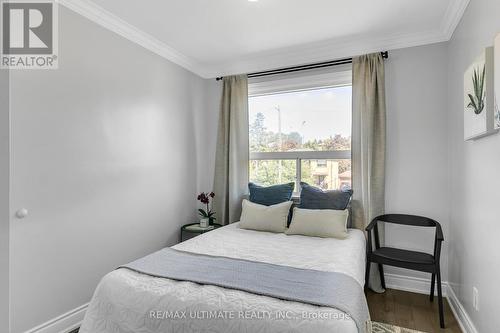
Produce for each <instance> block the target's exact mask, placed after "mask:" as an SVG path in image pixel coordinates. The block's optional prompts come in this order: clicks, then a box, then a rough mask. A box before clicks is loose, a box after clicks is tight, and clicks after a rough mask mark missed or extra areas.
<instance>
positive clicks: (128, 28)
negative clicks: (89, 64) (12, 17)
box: [56, 0, 470, 78]
mask: <svg viewBox="0 0 500 333" xmlns="http://www.w3.org/2000/svg"><path fill="white" fill-rule="evenodd" d="M56 1H57V2H58V3H59V4H61V5H63V6H65V7H67V8H69V9H70V10H72V11H74V12H76V13H78V14H80V15H82V16H84V17H86V18H87V19H89V20H91V21H93V22H95V23H97V24H99V25H101V26H102V27H104V28H106V29H109V30H111V31H113V32H115V33H117V34H118V35H120V36H122V37H124V38H127V39H128V40H130V41H132V42H134V43H137V44H139V45H141V46H142V47H144V48H146V49H148V50H150V51H151V52H154V53H156V54H158V55H159V56H161V57H163V58H165V59H167V60H170V61H171V62H173V63H176V64H177V65H179V66H181V67H184V68H185V69H187V70H189V71H191V72H193V73H195V74H197V75H199V76H201V77H203V78H214V77H217V76H220V75H232V74H239V73H250V72H256V71H262V70H268V69H273V68H280V67H287V66H295V65H301V64H309V63H314V62H320V61H327V60H332V59H338V58H343V57H351V56H356V55H359V54H366V53H372V52H379V51H387V50H389V51H390V50H396V49H402V48H407V47H414V46H421V45H426V44H434V43H440V42H446V41H448V40H450V39H451V37H452V36H453V33H454V31H455V29H456V27H457V25H458V23H459V22H460V20H461V18H462V16H463V14H464V12H465V10H466V8H467V6H468V4H469V2H470V0H451V1H450V3H449V5H448V8H447V9H446V12H445V15H444V16H443V21H442V22H441V25H440V26H439V28H438V29H435V30H429V31H423V32H418V33H394V34H391V35H389V36H383V37H380V36H349V37H345V38H335V39H330V40H326V41H321V42H315V43H309V44H303V45H298V46H293V47H287V48H281V49H277V50H272V51H266V52H261V53H256V54H253V55H249V56H246V57H243V58H241V59H236V60H234V61H225V62H221V63H211V64H201V63H199V62H197V61H195V60H194V59H192V58H190V57H188V56H186V55H184V54H182V53H181V52H178V51H177V50H175V49H174V48H172V47H170V46H169V45H167V44H165V43H164V42H162V41H160V40H158V39H157V38H155V37H153V36H151V35H149V34H147V33H145V32H144V31H141V30H139V29H138V28H136V27H134V26H133V25H131V24H129V23H127V22H126V21H124V20H122V19H121V18H119V17H118V16H116V15H114V14H113V13H111V12H109V11H107V10H105V9H104V8H102V7H100V6H98V5H96V4H95V3H94V2H92V1H90V0H56Z"/></svg>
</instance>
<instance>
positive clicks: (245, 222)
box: [240, 199, 292, 232]
mask: <svg viewBox="0 0 500 333" xmlns="http://www.w3.org/2000/svg"><path fill="white" fill-rule="evenodd" d="M291 206H292V202H291V201H286V202H282V203H279V204H277V205H272V206H264V205H259V204H256V203H253V202H250V201H248V200H246V199H244V200H243V203H242V210H241V219H240V228H243V229H252V230H259V231H270V232H285V230H286V226H287V220H288V213H289V212H290V207H291Z"/></svg>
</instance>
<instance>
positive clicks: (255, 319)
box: [80, 223, 365, 333]
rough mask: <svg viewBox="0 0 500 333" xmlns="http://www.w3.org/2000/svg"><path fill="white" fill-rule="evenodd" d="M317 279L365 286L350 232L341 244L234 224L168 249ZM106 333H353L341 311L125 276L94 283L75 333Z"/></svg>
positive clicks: (356, 239)
mask: <svg viewBox="0 0 500 333" xmlns="http://www.w3.org/2000/svg"><path fill="white" fill-rule="evenodd" d="M173 248H174V249H177V250H182V251H188V252H194V253H201V254H206V255H212V256H224V257H230V258H239V259H246V260H253V261H259V262H267V263H271V264H277V265H286V266H291V267H297V268H304V269H313V270H320V271H331V272H340V273H344V274H346V275H349V276H351V277H352V278H354V279H355V280H356V281H357V282H358V283H359V285H360V288H362V287H363V284H364V269H365V267H364V266H365V265H364V263H365V237H364V234H363V232H361V231H360V230H356V229H349V232H348V237H347V238H346V239H343V240H339V239H333V238H317V237H307V236H300V235H293V236H287V235H285V234H274V233H268V232H260V231H252V230H245V229H240V228H239V227H238V223H234V224H231V225H229V226H226V227H223V228H219V229H217V230H214V231H211V232H208V233H205V234H203V235H200V236H198V237H195V238H192V239H190V240H188V241H185V242H183V243H180V244H178V245H176V246H174V247H173ZM80 332H82V333H101V332H102V333H105V332H106V333H111V332H121V333H124V332H135V333H138V332H144V333H160V332H179V333H184V332H186V333H187V332H262V333H266V332H314V333H320V332H342V333H350V332H357V328H356V324H355V323H354V321H353V320H352V319H351V318H350V317H349V316H348V315H346V314H345V313H343V312H342V311H340V310H337V309H333V308H328V307H319V306H314V305H310V304H304V303H299V302H291V301H284V300H279V299H275V298H272V297H267V296H261V295H255V294H251V293H247V292H243V291H238V290H232V289H227V288H221V287H216V286H211V285H199V284H196V283H192V282H185V281H174V280H170V279H165V278H156V277H152V276H149V275H145V274H140V273H137V272H134V271H131V270H128V269H125V268H121V269H118V270H115V271H113V272H111V273H109V274H107V275H106V276H105V277H104V278H103V279H102V280H101V282H100V283H99V285H98V287H97V289H96V291H95V293H94V296H93V298H92V301H91V302H90V304H89V307H88V310H87V313H86V315H85V319H84V321H83V324H82V327H81V329H80Z"/></svg>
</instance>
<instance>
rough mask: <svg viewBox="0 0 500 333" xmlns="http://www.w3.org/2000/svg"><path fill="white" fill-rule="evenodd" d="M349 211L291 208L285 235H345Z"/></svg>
mask: <svg viewBox="0 0 500 333" xmlns="http://www.w3.org/2000/svg"><path fill="white" fill-rule="evenodd" d="M348 216H349V211H348V210H347V209H345V210H333V209H300V208H294V209H293V217H292V223H291V224H290V228H289V229H288V230H287V231H286V234H287V235H304V236H313V237H325V238H326V237H333V238H340V239H344V238H346V237H347V218H348Z"/></svg>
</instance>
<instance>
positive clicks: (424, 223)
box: [376, 214, 439, 227]
mask: <svg viewBox="0 0 500 333" xmlns="http://www.w3.org/2000/svg"><path fill="white" fill-rule="evenodd" d="M376 220H377V221H380V222H387V223H394V224H403V225H412V226H417V227H436V226H437V225H439V223H438V222H437V221H435V220H433V219H430V218H428V217H423V216H417V215H406V214H386V215H381V216H377V217H376Z"/></svg>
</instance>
